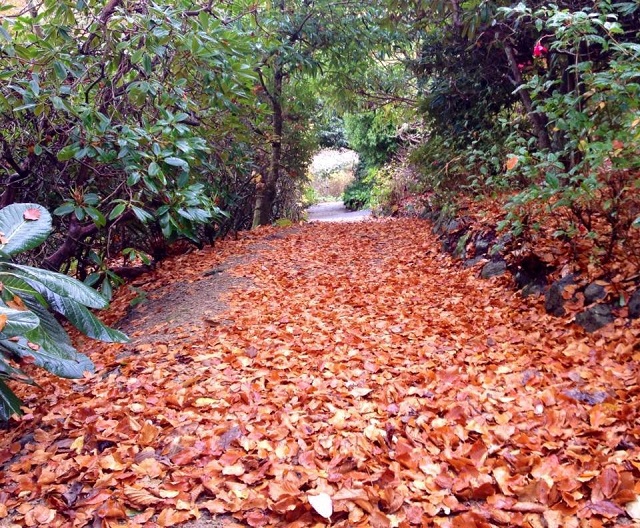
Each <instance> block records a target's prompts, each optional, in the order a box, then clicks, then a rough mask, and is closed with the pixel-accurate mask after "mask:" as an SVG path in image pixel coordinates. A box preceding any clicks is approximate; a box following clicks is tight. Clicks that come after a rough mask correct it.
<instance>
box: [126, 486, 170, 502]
mask: <svg viewBox="0 0 640 528" xmlns="http://www.w3.org/2000/svg"><path fill="white" fill-rule="evenodd" d="M124 496H125V497H126V498H127V499H128V500H129V502H131V503H132V504H133V505H135V506H151V505H153V504H157V503H158V502H160V501H161V500H162V499H160V498H159V497H156V496H155V495H153V494H152V493H150V492H149V491H148V490H146V489H140V488H134V487H132V486H125V487H124Z"/></svg>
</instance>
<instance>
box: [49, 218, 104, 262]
mask: <svg viewBox="0 0 640 528" xmlns="http://www.w3.org/2000/svg"><path fill="white" fill-rule="evenodd" d="M97 231H98V227H97V226H96V225H95V224H89V225H86V226H83V225H82V224H81V223H80V221H79V220H78V219H77V218H76V217H75V216H73V215H72V216H71V222H70V223H69V231H68V232H67V236H66V238H65V239H64V242H63V243H62V245H61V246H60V247H59V248H58V249H56V250H55V251H54V252H53V253H52V254H51V255H49V256H48V257H46V258H45V259H44V260H43V261H42V267H43V268H46V269H50V270H52V271H60V268H61V267H62V265H63V264H64V263H65V261H66V260H68V259H69V258H71V257H72V256H73V255H75V253H76V249H78V245H79V244H81V243H82V241H83V240H84V239H85V238H87V237H88V236H90V235H93V234H94V233H96V232H97Z"/></svg>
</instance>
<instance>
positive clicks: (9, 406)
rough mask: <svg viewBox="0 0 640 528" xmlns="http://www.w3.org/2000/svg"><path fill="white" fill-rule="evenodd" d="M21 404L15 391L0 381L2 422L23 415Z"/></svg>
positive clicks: (0, 414) (0, 416) (0, 418)
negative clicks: (15, 415) (16, 415)
mask: <svg viewBox="0 0 640 528" xmlns="http://www.w3.org/2000/svg"><path fill="white" fill-rule="evenodd" d="M21 404H22V402H21V401H20V400H19V399H18V397H17V396H16V395H15V394H14V393H13V391H12V390H11V389H10V388H9V387H8V386H7V384H6V383H5V382H4V381H2V380H1V379H0V420H3V421H6V420H8V419H9V418H11V417H12V416H13V415H14V414H22V411H21V410H20V405H21Z"/></svg>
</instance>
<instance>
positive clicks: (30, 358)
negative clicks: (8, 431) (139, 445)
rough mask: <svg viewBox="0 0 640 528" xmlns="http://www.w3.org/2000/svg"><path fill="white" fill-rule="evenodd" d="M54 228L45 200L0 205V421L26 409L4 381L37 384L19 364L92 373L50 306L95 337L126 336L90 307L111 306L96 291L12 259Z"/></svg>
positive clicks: (60, 372)
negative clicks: (92, 311)
mask: <svg viewBox="0 0 640 528" xmlns="http://www.w3.org/2000/svg"><path fill="white" fill-rule="evenodd" d="M50 232H51V216H50V215H49V213H48V211H47V210H46V209H45V208H44V207H42V206H40V205H36V204H30V203H26V204H12V205H9V206H7V207H5V208H3V209H0V255H2V256H1V257H0V286H1V294H0V420H8V419H9V418H10V417H11V416H12V415H13V414H20V413H21V410H20V404H21V402H20V400H19V399H18V398H17V397H16V396H15V394H14V393H13V392H12V391H11V389H10V388H9V386H8V385H7V384H6V383H5V382H6V381H18V382H23V383H27V384H30V385H35V382H34V381H33V380H32V379H31V378H30V377H29V376H28V375H27V374H26V373H25V372H24V371H23V370H21V369H20V368H18V367H17V366H15V365H16V364H18V365H19V364H20V363H25V364H26V363H34V364H35V365H36V366H38V367H42V368H44V369H45V370H47V371H49V372H51V373H53V374H55V375H56V376H61V377H64V378H80V377H82V374H83V372H84V371H90V372H93V364H92V363H91V360H90V359H89V358H87V357H86V356H84V355H83V354H80V353H79V352H78V351H77V350H76V349H75V348H74V347H73V345H72V344H71V341H70V339H69V337H68V336H67V333H66V332H65V330H64V329H63V328H62V326H60V324H59V323H58V321H57V320H56V318H55V317H54V316H52V315H51V313H50V312H49V310H53V311H54V312H56V313H58V314H60V315H62V316H64V317H65V318H66V319H67V320H68V321H69V322H70V323H71V324H73V325H74V326H75V327H76V328H78V329H79V330H80V331H81V332H83V333H85V334H86V335H88V336H90V337H93V338H95V339H99V340H101V341H108V342H124V341H126V340H127V336H125V335H124V334H123V333H122V332H119V331H118V330H114V329H112V328H109V327H107V326H105V325H104V324H103V323H102V322H100V320H99V319H98V318H97V317H95V316H94V315H93V314H92V313H91V312H90V311H89V310H88V308H105V307H106V306H107V300H106V299H105V298H104V297H103V296H101V295H99V294H98V293H97V292H96V291H95V290H93V289H91V288H89V287H87V286H85V285H84V284H83V283H81V282H79V281H77V280H75V279H73V278H71V277H68V276H66V275H62V274H59V273H54V272H51V271H48V270H43V269H39V268H34V267H31V266H25V265H20V264H16V263H15V262H13V261H12V260H11V257H12V256H14V255H17V254H19V253H21V252H23V251H26V250H29V249H33V248H34V247H37V246H39V245H40V244H42V243H43V242H44V240H45V239H46V238H47V236H48V235H49V233H50Z"/></svg>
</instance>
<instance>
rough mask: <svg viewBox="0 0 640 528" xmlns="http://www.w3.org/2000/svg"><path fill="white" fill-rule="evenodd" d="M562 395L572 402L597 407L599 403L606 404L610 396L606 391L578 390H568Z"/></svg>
mask: <svg viewBox="0 0 640 528" xmlns="http://www.w3.org/2000/svg"><path fill="white" fill-rule="evenodd" d="M562 393H563V394H564V395H565V396H567V397H569V398H571V399H572V400H576V401H578V402H580V403H586V404H588V405H597V404H598V403H602V402H604V401H605V400H606V399H607V397H608V394H607V393H606V392H604V391H595V392H585V391H581V390H578V389H568V390H565V391H563V392H562Z"/></svg>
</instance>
